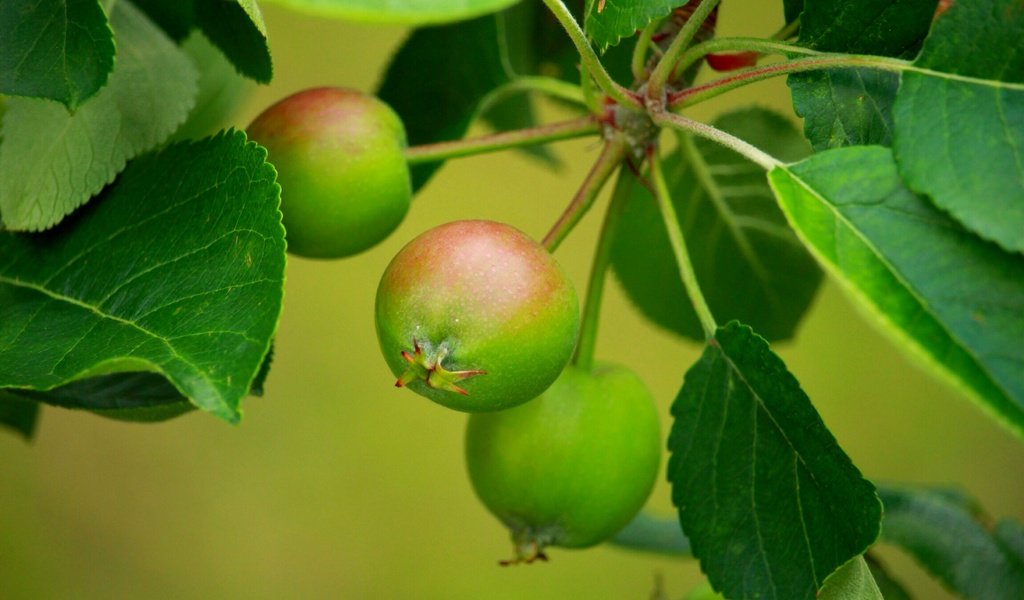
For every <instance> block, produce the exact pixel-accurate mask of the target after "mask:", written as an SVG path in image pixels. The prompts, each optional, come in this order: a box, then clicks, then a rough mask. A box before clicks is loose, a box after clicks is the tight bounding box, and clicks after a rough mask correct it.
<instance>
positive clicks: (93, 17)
mask: <svg viewBox="0 0 1024 600" xmlns="http://www.w3.org/2000/svg"><path fill="white" fill-rule="evenodd" d="M113 67H114V40H113V37H112V35H111V31H110V26H109V25H108V24H107V17H106V15H105V14H103V8H102V7H101V6H100V3H99V2H97V0H51V1H47V2H40V1H39V0H4V2H0V94H11V95H15V96H30V97H33V98H48V99H50V100H56V101H57V102H60V103H62V104H64V105H66V106H67V108H68V109H69V110H74V109H75V108H77V107H78V106H79V105H80V104H81V103H82V102H84V101H85V100H87V99H89V98H90V97H92V95H93V94H95V93H96V92H97V91H98V90H99V89H100V88H102V87H103V85H104V84H106V83H107V78H108V76H109V75H110V71H111V69H113Z"/></svg>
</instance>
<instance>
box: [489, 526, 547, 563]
mask: <svg viewBox="0 0 1024 600" xmlns="http://www.w3.org/2000/svg"><path fill="white" fill-rule="evenodd" d="M545 538H546V536H543V535H535V534H534V533H533V532H531V531H530V530H529V529H526V530H520V531H517V532H514V533H513V535H512V541H513V542H514V543H515V546H516V556H515V558H510V559H506V560H499V561H498V564H499V565H501V566H503V567H509V566H512V565H529V564H532V563H535V562H537V561H542V562H547V561H548V555H547V554H545V553H544V547H545V546H547V542H548V541H549V540H547V539H545Z"/></svg>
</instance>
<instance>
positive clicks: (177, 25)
mask: <svg viewBox="0 0 1024 600" xmlns="http://www.w3.org/2000/svg"><path fill="white" fill-rule="evenodd" d="M229 1H230V0H229ZM132 4H134V5H135V6H136V7H138V8H139V9H140V10H141V11H142V12H144V13H146V16H147V17H149V20H151V21H153V22H154V23H156V25H157V26H159V27H160V29H163V30H164V33H166V34H167V36H168V37H170V38H171V39H172V40H174V41H175V42H181V41H183V40H184V39H185V38H187V37H188V34H189V33H190V32H191V31H192V28H193V27H194V26H195V22H196V12H195V0H132Z"/></svg>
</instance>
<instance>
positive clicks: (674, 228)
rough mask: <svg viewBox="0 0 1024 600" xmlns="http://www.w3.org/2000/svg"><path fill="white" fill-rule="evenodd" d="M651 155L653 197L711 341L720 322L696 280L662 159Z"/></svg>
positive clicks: (687, 291) (685, 284)
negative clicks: (712, 312)
mask: <svg viewBox="0 0 1024 600" xmlns="http://www.w3.org/2000/svg"><path fill="white" fill-rule="evenodd" d="M649 156H650V161H649V162H650V163H651V171H650V173H651V183H652V184H653V185H652V187H653V188H654V189H653V190H652V191H653V192H654V199H655V200H656V201H657V203H658V208H660V209H661V217H662V220H663V221H664V222H665V232H666V233H667V234H668V239H669V242H670V243H671V245H672V253H673V254H675V257H676V265H677V266H678V267H679V277H680V278H681V279H682V280H683V287H685V288H686V295H687V296H689V297H690V303H691V304H693V310H694V312H696V313H697V318H698V319H700V325H701V327H702V328H703V329H704V337H705V338H707V339H709V340H710V339H711V338H712V337H714V335H715V330H716V329H718V324H717V323H715V317H714V316H712V314H711V309H710V308H709V307H708V303H707V300H705V299H704V294H703V292H701V290H700V284H698V283H697V274H696V273H695V272H694V270H693V263H692V262H690V253H689V251H688V250H687V249H686V240H685V239H684V238H683V230H682V229H680V227H679V217H678V216H677V215H676V209H675V207H674V206H673V205H672V196H671V195H670V192H669V190H668V185H667V184H666V183H665V175H664V174H663V173H662V172H661V161H660V160H659V159H658V157H657V156H656V155H655V154H654V153H653V152H651V153H650V154H649Z"/></svg>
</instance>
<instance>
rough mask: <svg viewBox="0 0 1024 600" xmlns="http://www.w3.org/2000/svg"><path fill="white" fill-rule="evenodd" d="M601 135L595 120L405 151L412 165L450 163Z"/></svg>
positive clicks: (532, 128)
mask: <svg viewBox="0 0 1024 600" xmlns="http://www.w3.org/2000/svg"><path fill="white" fill-rule="evenodd" d="M599 132H600V126H599V125H598V123H597V121H596V120H595V119H594V117H592V116H586V117H581V118H578V119H572V120H570V121H562V122H560V123H551V124H549V125H539V126H537V127H529V128H526V129H517V130H515V131H503V132H500V133H492V134H490V135H483V136H480V137H475V138H468V139H463V140H453V141H450V142H437V143H435V144H423V145H421V146H412V147H411V148H406V150H405V159H406V160H407V161H408V162H409V164H410V165H415V164H420V163H426V162H436V161H441V160H448V159H449V158H459V157H462V156H472V155H475V154H484V153H487V152H496V151H498V150H505V149H508V148H517V147H520V146H531V145H536V144H544V143H547V142H555V141H559V140H568V139H572V138H578V137H583V136H587V135H594V134H596V133H599Z"/></svg>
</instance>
